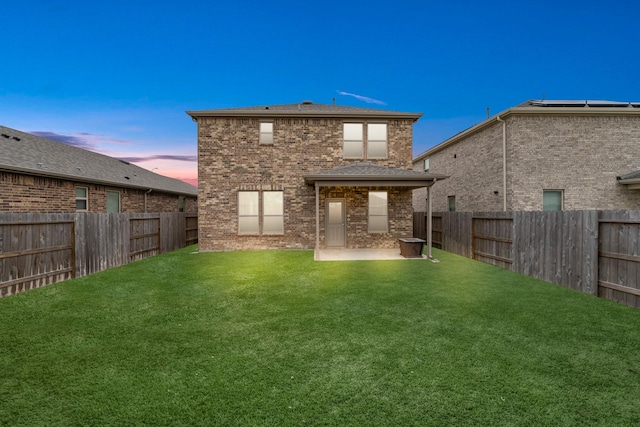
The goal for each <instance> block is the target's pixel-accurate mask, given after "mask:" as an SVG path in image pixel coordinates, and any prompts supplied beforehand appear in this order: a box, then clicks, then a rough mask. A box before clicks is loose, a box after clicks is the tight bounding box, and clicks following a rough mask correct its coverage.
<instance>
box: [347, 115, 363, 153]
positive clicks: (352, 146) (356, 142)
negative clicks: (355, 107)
mask: <svg viewBox="0 0 640 427" xmlns="http://www.w3.org/2000/svg"><path fill="white" fill-rule="evenodd" d="M343 139H344V146H343V157H344V158H345V159H362V156H363V153H364V138H363V126H362V123H345V124H344V133H343Z"/></svg>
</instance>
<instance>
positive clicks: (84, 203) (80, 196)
mask: <svg viewBox="0 0 640 427" xmlns="http://www.w3.org/2000/svg"><path fill="white" fill-rule="evenodd" d="M76 210H77V211H86V210H89V188H87V187H76Z"/></svg>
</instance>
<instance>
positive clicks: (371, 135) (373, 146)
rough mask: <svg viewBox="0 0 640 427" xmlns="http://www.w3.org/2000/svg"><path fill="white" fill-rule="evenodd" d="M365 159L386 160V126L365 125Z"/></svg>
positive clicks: (383, 124)
mask: <svg viewBox="0 0 640 427" xmlns="http://www.w3.org/2000/svg"><path fill="white" fill-rule="evenodd" d="M367 158H369V159H386V158H387V124H386V123H369V124H367Z"/></svg>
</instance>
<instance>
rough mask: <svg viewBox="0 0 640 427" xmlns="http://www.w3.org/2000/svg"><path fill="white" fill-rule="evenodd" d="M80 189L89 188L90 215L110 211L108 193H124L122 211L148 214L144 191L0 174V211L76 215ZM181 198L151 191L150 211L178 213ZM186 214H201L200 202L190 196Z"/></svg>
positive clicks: (121, 204) (121, 200)
mask: <svg viewBox="0 0 640 427" xmlns="http://www.w3.org/2000/svg"><path fill="white" fill-rule="evenodd" d="M76 187H85V188H87V189H88V195H89V197H88V198H89V205H88V211H89V212H106V210H107V196H106V194H107V191H118V192H119V193H120V210H121V211H122V212H144V197H145V191H144V190H136V189H130V188H115V187H105V186H103V185H96V184H85V183H78V182H73V181H67V180H62V179H56V178H49V177H38V176H31V175H22V174H16V173H10V172H0V195H1V197H0V212H47V213H61V212H75V211H76ZM177 211H178V196H177V195H172V194H166V193H160V192H151V194H149V195H148V196H147V212H177ZM185 212H197V199H196V198H195V197H186V200H185Z"/></svg>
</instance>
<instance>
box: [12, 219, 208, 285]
mask: <svg viewBox="0 0 640 427" xmlns="http://www.w3.org/2000/svg"><path fill="white" fill-rule="evenodd" d="M197 219H198V218H197V215H194V214H186V213H182V212H176V213H154V214H150V213H147V214H126V213H125V214H105V213H69V214H30V213H0V297H3V296H7V295H12V294H15V293H18V292H23V291H26V290H29V289H34V288H38V287H41V286H44V285H48V284H51V283H55V282H59V281H62V280H67V279H70V278H74V277H82V276H86V275H89V274H92V273H96V272H99V271H103V270H106V269H109V268H113V267H118V266H121V265H124V264H127V263H129V262H133V261H137V260H140V259H143V258H147V257H150V256H153V255H157V254H159V253H164V252H170V251H173V250H176V249H179V248H183V247H185V246H187V245H190V244H193V243H196V242H197V230H198V228H197V227H198V226H197V224H198V222H197Z"/></svg>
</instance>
